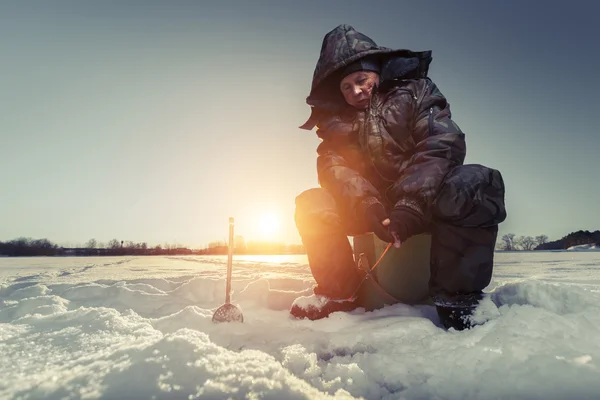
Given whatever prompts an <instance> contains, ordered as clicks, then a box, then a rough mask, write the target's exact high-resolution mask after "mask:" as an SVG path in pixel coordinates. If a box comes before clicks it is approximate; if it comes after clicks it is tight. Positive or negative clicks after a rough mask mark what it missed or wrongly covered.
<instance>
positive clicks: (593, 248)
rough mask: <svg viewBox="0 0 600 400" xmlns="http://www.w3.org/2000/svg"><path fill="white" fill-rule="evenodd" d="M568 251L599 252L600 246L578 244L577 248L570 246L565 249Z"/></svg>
mask: <svg viewBox="0 0 600 400" xmlns="http://www.w3.org/2000/svg"><path fill="white" fill-rule="evenodd" d="M567 250H568V251H600V246H598V245H596V244H580V245H578V246H571V247H569V248H568V249H567Z"/></svg>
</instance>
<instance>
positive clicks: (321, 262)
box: [292, 25, 506, 329]
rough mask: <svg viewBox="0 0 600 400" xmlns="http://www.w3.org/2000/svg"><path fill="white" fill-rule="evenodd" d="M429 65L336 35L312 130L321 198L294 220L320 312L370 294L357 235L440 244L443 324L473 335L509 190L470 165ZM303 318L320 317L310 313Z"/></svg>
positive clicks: (434, 289) (436, 283)
mask: <svg viewBox="0 0 600 400" xmlns="http://www.w3.org/2000/svg"><path fill="white" fill-rule="evenodd" d="M430 63H431V52H429V51H426V52H413V51H410V50H392V49H388V48H385V47H381V46H377V45H376V44H375V42H374V41H373V40H371V39H370V38H369V37H367V36H366V35H364V34H362V33H360V32H357V31H356V30H355V29H354V28H353V27H351V26H349V25H340V26H338V27H337V28H335V29H334V30H333V31H331V32H329V33H328V34H327V35H325V38H324V40H323V45H322V47H321V55H320V58H319V60H318V62H317V66H316V68H315V72H314V76H313V82H312V88H311V92H310V95H309V96H308V98H307V104H309V105H310V106H311V107H312V113H311V117H310V118H309V120H308V121H307V122H306V123H305V124H304V125H303V126H302V128H304V129H308V130H310V129H312V128H313V127H314V126H317V134H318V136H319V137H320V138H321V139H322V140H323V141H322V143H321V144H320V145H319V147H318V149H317V153H318V158H317V170H318V177H319V183H320V185H321V188H319V189H310V190H307V191H306V192H304V193H302V194H300V195H299V196H298V197H297V199H296V216H295V217H296V224H297V227H298V230H299V233H300V236H301V237H302V241H303V243H304V245H305V247H306V251H307V255H308V260H309V264H310V268H311V272H312V273H313V276H314V278H315V280H316V282H317V287H316V288H315V294H316V295H317V296H320V300H319V301H321V302H323V299H330V300H342V299H348V298H349V297H350V296H351V295H352V294H353V293H355V291H356V288H357V287H358V285H360V283H361V278H360V275H359V274H358V271H357V270H356V268H355V264H354V259H353V255H352V250H351V247H350V243H349V242H348V239H347V235H356V234H361V233H365V232H374V233H375V234H376V235H377V236H378V237H379V238H381V239H382V240H384V241H387V242H393V243H394V246H396V247H399V246H401V244H402V242H403V241H405V240H406V239H408V238H409V237H411V236H413V235H417V234H420V233H425V232H428V233H431V235H432V244H431V266H430V267H431V280H430V292H431V295H432V297H433V299H434V302H435V304H436V309H437V311H438V315H439V316H440V320H441V322H442V323H443V324H444V326H446V327H454V328H456V329H465V328H468V327H470V326H471V322H470V318H469V316H470V315H471V313H472V312H473V310H474V309H475V307H476V306H477V304H478V302H479V300H480V299H481V297H482V290H483V289H484V288H485V287H486V286H487V285H488V284H489V282H490V279H491V275H492V268H493V256H494V247H495V242H496V236H497V232H498V224H499V223H500V222H502V221H503V220H504V219H505V218H506V212H505V208H504V182H503V180H502V176H501V175H500V173H499V172H498V171H496V170H493V169H490V168H487V167H484V166H481V165H462V164H463V161H464V158H465V152H466V145H465V137H464V133H463V132H462V131H461V130H460V128H459V127H458V125H456V123H455V122H454V121H453V120H452V119H451V113H450V107H449V105H448V102H447V101H446V98H445V97H444V96H443V95H442V94H441V92H440V91H439V89H438V88H437V86H436V85H435V84H434V83H433V82H432V81H431V80H430V79H429V78H428V77H427V73H428V69H429V64H430ZM329 304H333V306H331V307H329V311H335V310H338V309H344V310H348V309H352V308H355V307H357V306H360V304H357V303H353V304H352V302H351V301H338V302H334V303H329ZM292 314H293V315H295V316H297V317H311V316H309V315H307V314H306V309H303V308H302V307H294V308H293V309H292ZM325 314H326V313H325ZM325 314H323V315H325Z"/></svg>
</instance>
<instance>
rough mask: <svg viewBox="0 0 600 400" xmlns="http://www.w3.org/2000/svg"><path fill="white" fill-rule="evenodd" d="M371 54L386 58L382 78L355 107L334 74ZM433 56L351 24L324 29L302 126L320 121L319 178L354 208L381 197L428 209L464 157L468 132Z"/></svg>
mask: <svg viewBox="0 0 600 400" xmlns="http://www.w3.org/2000/svg"><path fill="white" fill-rule="evenodd" d="M371 54H377V55H380V57H381V62H382V71H381V83H380V85H379V86H378V87H377V88H376V89H374V91H373V96H372V98H371V102H370V105H369V107H368V108H367V110H365V111H358V110H356V109H353V108H352V107H350V106H347V105H345V102H344V100H343V97H342V95H341V93H340V90H339V88H338V86H337V85H338V82H339V79H336V73H337V72H338V71H339V70H340V68H341V67H343V66H345V65H348V64H350V63H352V62H354V61H356V60H357V59H359V58H361V57H364V56H366V55H371ZM430 62H431V52H412V51H409V50H391V49H387V48H384V47H380V46H377V45H376V44H375V43H374V42H373V41H372V40H371V39H369V38H368V37H367V36H365V35H363V34H361V33H359V32H357V31H356V30H354V29H353V28H352V27H351V26H348V25H340V26H339V27H337V28H336V29H334V30H333V31H331V32H329V33H328V34H327V35H326V36H325V39H324V40H323V46H322V48H321V55H320V58H319V61H318V63H317V66H316V68H315V73H314V77H313V84H312V89H311V93H310V95H309V97H308V98H307V103H308V104H309V105H310V106H311V107H312V115H311V118H310V119H309V120H308V121H307V123H305V124H304V125H303V126H302V128H304V129H312V128H313V127H314V126H315V125H316V126H317V134H318V136H319V137H320V138H321V139H322V140H323V142H322V143H321V144H320V145H319V147H318V149H317V152H318V159H317V169H318V177H319V183H320V184H321V186H322V187H324V188H325V189H327V190H328V191H330V192H331V193H332V194H333V195H334V197H335V198H336V199H337V200H339V201H338V203H340V204H342V205H343V206H345V207H348V208H349V211H352V212H358V211H359V208H358V206H359V204H360V202H361V201H362V200H363V199H365V198H368V197H377V198H378V199H380V200H381V201H382V202H383V203H384V204H386V205H387V207H393V206H395V205H401V206H406V207H409V208H411V209H413V210H415V211H417V212H419V213H421V214H424V215H428V214H430V213H431V208H432V204H433V202H434V200H435V198H436V195H437V194H438V190H439V188H440V185H441V183H442V180H443V179H444V177H445V175H446V174H447V173H448V172H449V171H450V170H451V169H452V168H453V167H455V166H458V165H461V164H462V163H463V161H464V158H465V151H466V147H465V137H464V134H463V133H462V132H461V130H460V128H459V127H458V126H457V125H456V124H455V123H454V121H452V119H451V113H450V107H449V105H448V102H447V101H446V98H445V97H444V96H443V95H442V93H441V92H440V91H439V90H438V88H437V86H436V85H435V84H434V83H433V82H432V81H431V80H430V79H429V78H427V71H428V67H429V63H430Z"/></svg>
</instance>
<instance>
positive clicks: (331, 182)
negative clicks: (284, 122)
mask: <svg viewBox="0 0 600 400" xmlns="http://www.w3.org/2000/svg"><path fill="white" fill-rule="evenodd" d="M346 128H348V129H349V127H346ZM336 129H337V131H336ZM317 134H318V135H319V137H320V138H321V139H322V140H323V142H322V143H321V144H320V145H319V147H318V148H317V153H318V157H317V174H318V179H319V184H320V185H321V187H323V188H324V189H326V190H327V191H329V192H330V193H331V194H332V195H333V197H334V198H335V199H336V202H337V203H338V206H340V207H342V208H344V209H346V210H347V211H349V212H351V213H354V214H355V215H358V213H360V212H361V210H360V208H359V207H360V204H361V202H362V200H364V199H366V198H370V197H375V198H377V199H379V200H381V198H380V193H379V192H378V190H377V189H376V188H375V187H374V186H373V185H372V184H371V183H370V182H369V181H368V180H367V179H366V178H365V177H364V176H363V175H362V174H361V173H360V169H361V157H360V150H359V148H358V145H357V144H353V143H352V142H351V141H350V140H349V139H348V138H349V136H350V135H349V133H348V132H340V131H339V125H338V126H337V127H330V129H318V131H317Z"/></svg>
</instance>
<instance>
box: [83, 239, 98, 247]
mask: <svg viewBox="0 0 600 400" xmlns="http://www.w3.org/2000/svg"><path fill="white" fill-rule="evenodd" d="M97 245H98V242H96V239H90V240H88V242H87V243H86V244H85V247H86V248H88V249H95V248H96V246H97Z"/></svg>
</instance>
